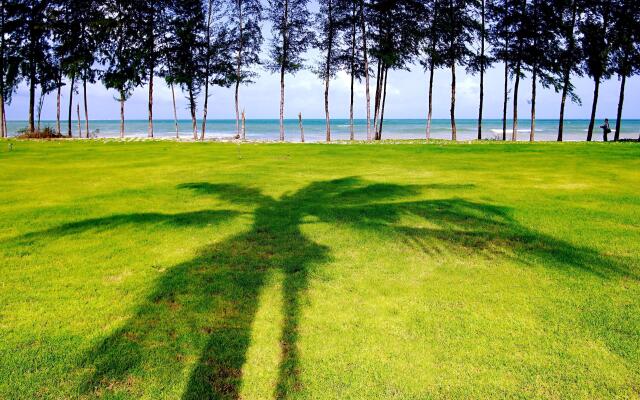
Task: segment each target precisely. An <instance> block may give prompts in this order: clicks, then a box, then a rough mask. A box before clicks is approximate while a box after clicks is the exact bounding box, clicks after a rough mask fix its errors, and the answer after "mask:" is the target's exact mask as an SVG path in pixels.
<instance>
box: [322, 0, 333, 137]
mask: <svg viewBox="0 0 640 400" xmlns="http://www.w3.org/2000/svg"><path fill="white" fill-rule="evenodd" d="M327 11H328V13H327V14H328V15H327V18H328V21H329V35H328V39H329V46H327V59H326V69H325V71H324V73H325V77H324V115H325V119H326V125H327V128H326V129H327V142H330V141H331V117H330V116H329V82H330V81H331V53H332V51H333V0H329V7H328V9H327Z"/></svg>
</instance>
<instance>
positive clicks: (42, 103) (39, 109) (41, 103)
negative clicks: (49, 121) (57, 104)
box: [38, 90, 45, 132]
mask: <svg viewBox="0 0 640 400" xmlns="http://www.w3.org/2000/svg"><path fill="white" fill-rule="evenodd" d="M44 96H45V94H44V92H43V91H42V90H40V98H39V99H38V132H40V117H41V116H42V107H43V106H44Z"/></svg>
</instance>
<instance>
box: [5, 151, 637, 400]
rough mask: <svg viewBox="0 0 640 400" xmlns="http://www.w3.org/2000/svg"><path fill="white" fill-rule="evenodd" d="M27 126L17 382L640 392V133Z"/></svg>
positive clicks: (9, 348)
mask: <svg viewBox="0 0 640 400" xmlns="http://www.w3.org/2000/svg"><path fill="white" fill-rule="evenodd" d="M14 144H15V145H14V149H13V150H12V152H10V153H9V152H4V153H2V158H0V166H1V167H2V169H1V170H2V172H0V175H1V177H2V180H1V183H0V189H1V193H2V194H0V210H1V211H0V212H1V213H2V215H3V218H2V222H0V252H2V255H3V257H2V261H0V273H1V274H2V276H3V281H2V282H1V283H0V304H2V309H0V337H1V338H2V339H3V340H2V341H0V356H1V357H2V359H3V363H2V365H1V366H0V378H2V379H0V382H1V383H0V397H7V398H65V397H66V398H150V399H151V398H153V399H156V398H182V399H206V398H212V399H215V398H220V399H236V398H252V399H253V398H478V397H481V398H486V397H522V398H557V397H571V398H594V397H595V398H603V397H619V398H629V397H634V396H638V394H639V393H640V369H639V367H638V365H640V344H639V343H640V296H638V295H640V285H639V284H638V278H639V275H638V274H639V260H640V259H639V256H638V254H639V252H638V250H640V244H639V243H640V241H639V240H638V239H640V229H639V228H638V227H639V226H640V210H639V206H640V199H639V198H638V196H637V187H638V184H639V183H640V176H639V175H638V172H637V171H638V166H639V165H640V158H639V157H638V156H640V151H639V150H638V148H637V146H635V145H633V144H609V145H607V144H594V145H585V144H564V145H555V144H539V145H527V144H520V145H496V144H476V145H472V146H465V145H450V144H446V145H429V146H423V145H419V144H415V145H414V144H412V145H406V146H394V145H379V146H371V145H354V146H324V145H310V146H299V145H298V146H297V145H242V146H237V145H232V144H199V143H190V144H186V143H185V144H179V143H126V144H123V143H118V142H111V143H104V144H103V143H64V144H60V143H24V142H14Z"/></svg>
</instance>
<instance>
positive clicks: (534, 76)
mask: <svg viewBox="0 0 640 400" xmlns="http://www.w3.org/2000/svg"><path fill="white" fill-rule="evenodd" d="M532 69H533V72H532V75H531V131H530V132H529V141H530V142H533V141H535V140H536V137H535V135H536V85H537V80H538V74H537V72H538V67H537V65H534V66H533V68H532Z"/></svg>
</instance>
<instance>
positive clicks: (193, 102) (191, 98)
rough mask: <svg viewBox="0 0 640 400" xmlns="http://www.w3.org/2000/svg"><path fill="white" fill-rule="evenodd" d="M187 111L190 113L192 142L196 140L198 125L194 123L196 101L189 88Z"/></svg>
mask: <svg viewBox="0 0 640 400" xmlns="http://www.w3.org/2000/svg"><path fill="white" fill-rule="evenodd" d="M189 110H190V111H191V128H192V129H193V140H198V123H197V121H196V99H195V97H194V95H193V89H192V88H191V86H189Z"/></svg>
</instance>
